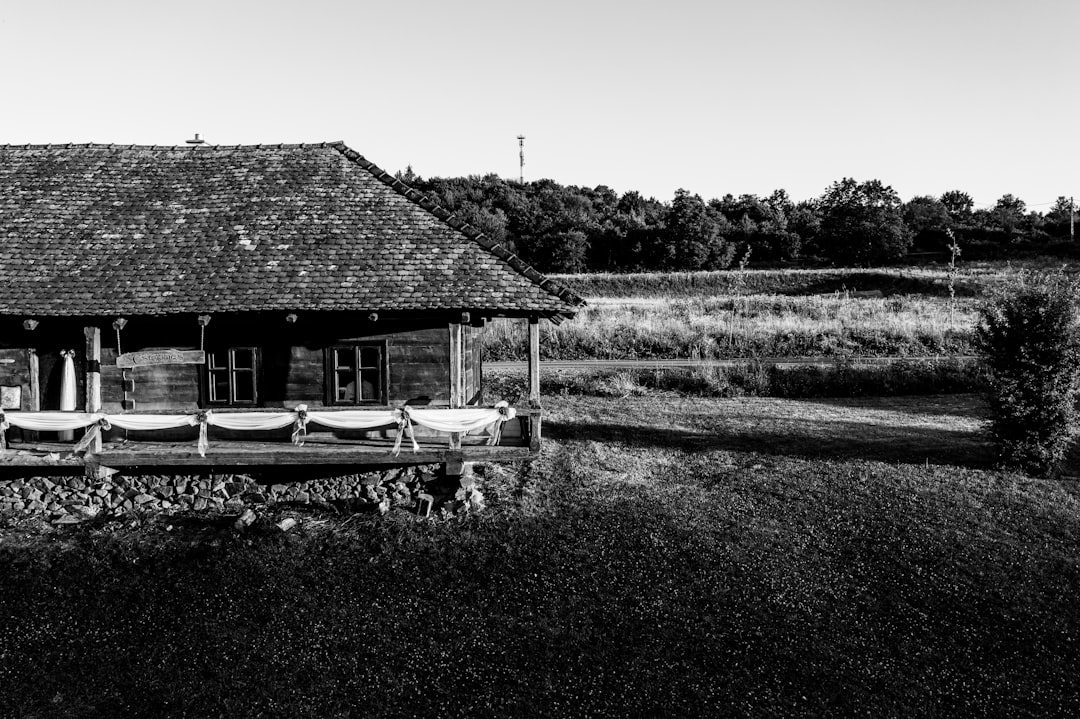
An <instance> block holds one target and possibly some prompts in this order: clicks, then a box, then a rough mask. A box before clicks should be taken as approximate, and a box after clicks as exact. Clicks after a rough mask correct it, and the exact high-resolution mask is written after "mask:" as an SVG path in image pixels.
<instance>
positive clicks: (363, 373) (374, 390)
mask: <svg viewBox="0 0 1080 719" xmlns="http://www.w3.org/2000/svg"><path fill="white" fill-rule="evenodd" d="M380 384H381V382H380V381H379V371H378V370H377V369H364V370H360V391H361V393H362V394H361V396H360V399H362V400H378V399H380V395H381V394H382V392H381V391H380V386H379V385H380Z"/></svg>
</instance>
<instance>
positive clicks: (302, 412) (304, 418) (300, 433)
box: [292, 404, 309, 447]
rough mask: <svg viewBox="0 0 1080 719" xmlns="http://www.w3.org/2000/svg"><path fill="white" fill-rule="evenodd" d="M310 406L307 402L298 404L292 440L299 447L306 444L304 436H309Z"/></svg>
mask: <svg viewBox="0 0 1080 719" xmlns="http://www.w3.org/2000/svg"><path fill="white" fill-rule="evenodd" d="M307 411H308V406H307V405H306V404H298V405H296V422H295V423H294V424H293V433H292V441H293V444H295V445H296V446H297V447H303V446H304V438H305V437H307V426H308V421H309V420H308V413H307Z"/></svg>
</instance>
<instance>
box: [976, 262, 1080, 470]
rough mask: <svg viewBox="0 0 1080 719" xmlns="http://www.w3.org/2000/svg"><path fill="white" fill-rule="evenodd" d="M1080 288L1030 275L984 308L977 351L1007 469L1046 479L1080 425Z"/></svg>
mask: <svg viewBox="0 0 1080 719" xmlns="http://www.w3.org/2000/svg"><path fill="white" fill-rule="evenodd" d="M1078 291H1080V286H1078V285H1077V282H1076V281H1075V280H1073V279H1071V278H1068V277H1066V276H1065V275H1064V274H1062V273H1060V272H1055V273H1037V272H1028V273H1024V274H1022V275H1020V276H1019V278H1018V280H1017V285H1016V286H1015V287H1014V288H1013V289H1012V290H1006V291H1003V292H1001V293H999V294H998V296H996V297H994V298H992V299H990V300H988V301H987V302H986V303H985V304H984V305H983V307H982V308H981V311H980V316H981V321H980V324H979V326H978V327H977V328H976V332H975V340H976V346H977V347H978V349H979V351H980V353H981V354H982V355H983V358H984V359H985V362H986V367H987V369H988V371H989V374H990V378H989V395H990V410H991V430H990V431H991V435H992V436H993V439H994V443H995V444H996V446H997V451H998V457H999V459H1000V461H1001V462H1002V463H1003V464H1005V465H1006V466H1010V467H1017V468H1020V469H1023V470H1025V471H1027V472H1030V473H1032V474H1035V475H1039V476H1046V475H1049V474H1052V473H1053V472H1054V471H1055V469H1056V468H1057V466H1058V465H1059V464H1060V462H1061V460H1062V459H1063V458H1064V455H1065V452H1066V449H1067V448H1068V444H1069V440H1070V438H1071V436H1072V435H1073V433H1074V431H1075V425H1076V395H1077V389H1078V379H1080V323H1078V318H1077V311H1076V300H1077V297H1078Z"/></svg>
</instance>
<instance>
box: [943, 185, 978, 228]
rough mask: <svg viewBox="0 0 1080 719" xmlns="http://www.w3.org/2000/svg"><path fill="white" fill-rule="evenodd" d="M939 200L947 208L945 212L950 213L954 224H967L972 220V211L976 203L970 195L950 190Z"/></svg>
mask: <svg viewBox="0 0 1080 719" xmlns="http://www.w3.org/2000/svg"><path fill="white" fill-rule="evenodd" d="M938 199H940V200H941V204H942V205H944V206H945V211H946V212H948V213H949V216H950V217H951V218H952V219H953V222H956V223H960V222H967V221H968V220H969V219H970V218H971V210H972V208H974V207H975V201H974V200H972V199H971V195H969V194H968V193H966V192H962V191H961V190H949V191H948V192H946V193H944V194H942V196H941V197H940V198H938Z"/></svg>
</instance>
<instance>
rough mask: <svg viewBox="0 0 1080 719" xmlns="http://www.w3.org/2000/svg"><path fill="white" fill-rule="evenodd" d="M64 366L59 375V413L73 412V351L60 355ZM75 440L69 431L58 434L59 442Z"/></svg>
mask: <svg viewBox="0 0 1080 719" xmlns="http://www.w3.org/2000/svg"><path fill="white" fill-rule="evenodd" d="M60 356H61V357H62V358H63V361H64V366H63V368H62V373H61V375H60V411H61V412H73V411H75V388H76V387H77V384H76V382H75V350H64V351H63V352H61V353H60ZM73 439H75V433H74V432H72V431H71V430H70V429H65V430H63V431H61V432H60V441H61V442H70V441H71V440H73Z"/></svg>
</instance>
